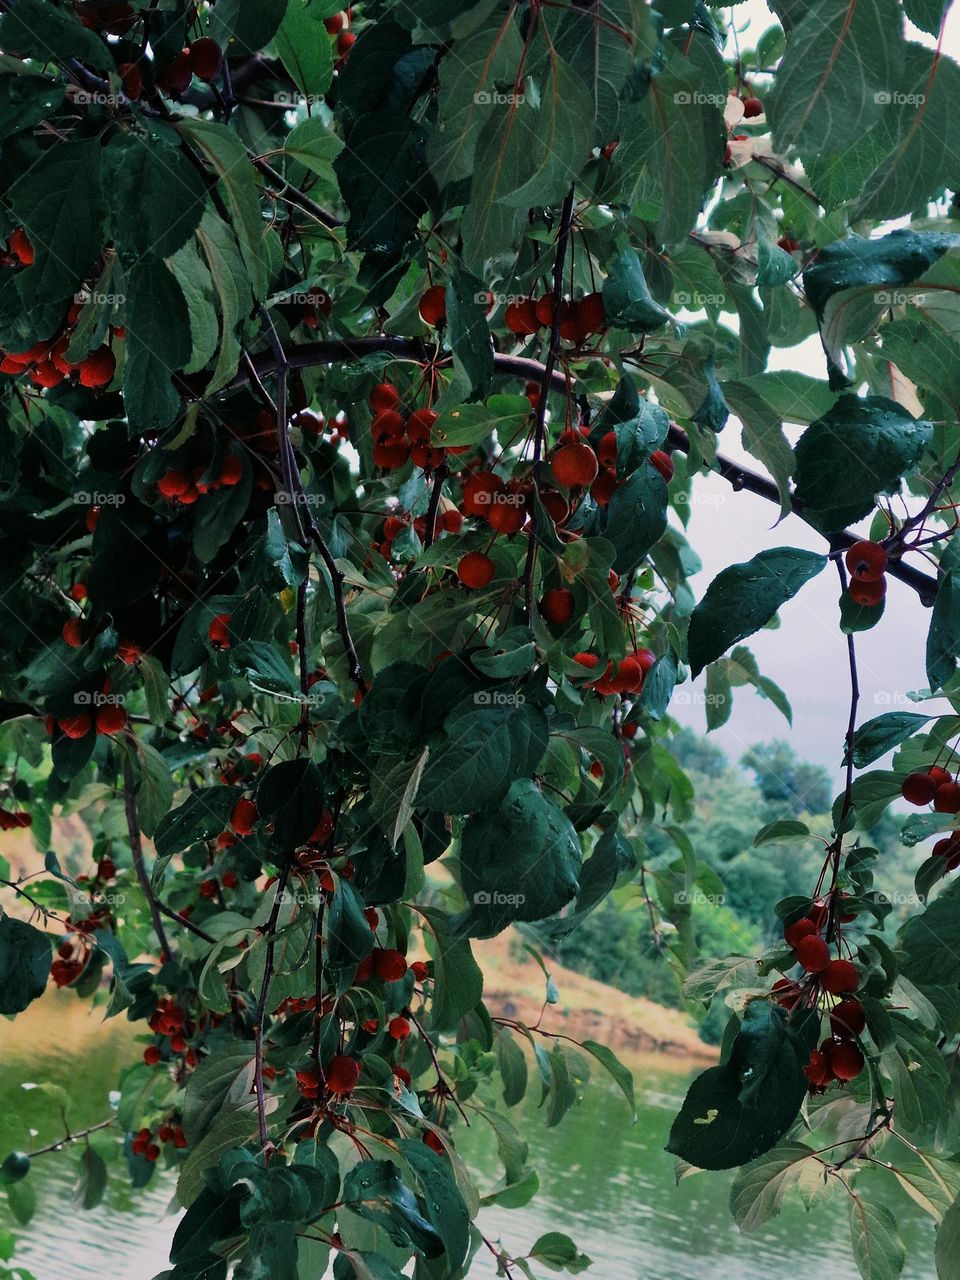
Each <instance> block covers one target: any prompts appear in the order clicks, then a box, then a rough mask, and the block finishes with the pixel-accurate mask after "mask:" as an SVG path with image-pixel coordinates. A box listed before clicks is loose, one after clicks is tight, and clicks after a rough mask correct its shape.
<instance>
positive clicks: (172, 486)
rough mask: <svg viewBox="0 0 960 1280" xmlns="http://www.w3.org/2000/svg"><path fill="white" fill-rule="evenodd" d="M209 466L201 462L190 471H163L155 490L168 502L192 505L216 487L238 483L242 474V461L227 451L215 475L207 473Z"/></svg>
mask: <svg viewBox="0 0 960 1280" xmlns="http://www.w3.org/2000/svg"><path fill="white" fill-rule="evenodd" d="M209 471H210V467H209V464H208V465H204V464H203V463H201V464H200V465H199V466H196V467H194V468H193V469H192V470H191V471H180V470H178V469H176V468H172V469H171V470H169V471H165V472H164V474H163V475H162V476H161V477H160V479H159V480H158V481H157V492H158V493H159V494H160V495H161V497H163V498H166V499H167V500H168V501H170V502H176V503H178V504H179V505H180V506H181V507H189V506H192V505H193V503H194V502H196V501H197V499H198V498H199V497H200V496H201V495H202V494H205V493H213V492H214V491H215V490H216V489H221V488H224V489H227V488H232V486H233V485H235V484H239V482H240V479H241V477H242V476H243V461H242V460H241V458H240V457H239V456H238V455H237V454H235V453H228V454H227V455H226V457H225V458H224V459H223V462H222V463H221V465H220V471H219V473H218V474H217V475H216V476H213V477H211V476H210V474H209Z"/></svg>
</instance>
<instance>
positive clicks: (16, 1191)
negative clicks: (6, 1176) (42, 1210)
mask: <svg viewBox="0 0 960 1280" xmlns="http://www.w3.org/2000/svg"><path fill="white" fill-rule="evenodd" d="M7 1204H8V1205H9V1206H10V1212H11V1213H12V1214H13V1216H14V1217H15V1218H16V1220H17V1222H19V1223H20V1225H21V1227H25V1226H27V1224H28V1223H29V1222H30V1219H31V1218H32V1217H33V1215H34V1213H35V1212H36V1208H37V1189H36V1187H35V1186H34V1182H33V1179H32V1178H24V1179H23V1181H22V1182H14V1183H11V1185H10V1186H9V1187H7Z"/></svg>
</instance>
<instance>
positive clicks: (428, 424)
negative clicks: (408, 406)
mask: <svg viewBox="0 0 960 1280" xmlns="http://www.w3.org/2000/svg"><path fill="white" fill-rule="evenodd" d="M439 416H440V415H439V414H437V413H434V411H433V409H417V410H415V412H413V413H411V415H410V417H409V418H408V419H407V435H408V436H409V437H410V439H411V440H412V441H413V443H414V444H428V443H429V441H430V433H431V432H432V431H433V424H434V423H435V422H436V420H437V418H438V417H439Z"/></svg>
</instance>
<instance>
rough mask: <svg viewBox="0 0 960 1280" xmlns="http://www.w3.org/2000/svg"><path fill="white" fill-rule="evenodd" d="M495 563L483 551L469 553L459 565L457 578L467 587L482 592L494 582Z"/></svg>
mask: <svg viewBox="0 0 960 1280" xmlns="http://www.w3.org/2000/svg"><path fill="white" fill-rule="evenodd" d="M494 572H495V569H494V564H493V561H492V560H491V559H490V557H489V556H488V555H484V553H483V552H482V551H468V552H467V554H466V555H465V556H463V557H462V558H461V560H460V562H459V564H458V565H457V577H458V578H459V579H460V581H461V582H462V583H463V585H464V586H465V587H471V588H472V589H473V590H475V591H479V590H481V589H482V588H483V587H486V586H488V585H489V584H490V583H491V582H492V581H493V575H494Z"/></svg>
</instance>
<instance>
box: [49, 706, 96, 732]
mask: <svg viewBox="0 0 960 1280" xmlns="http://www.w3.org/2000/svg"><path fill="white" fill-rule="evenodd" d="M57 724H58V725H59V727H60V732H61V733H62V734H63V735H64V737H67V738H85V737H86V736H87V734H88V733H89V732H90V730H91V729H92V728H93V721H92V720H91V719H90V717H89V716H88V715H87V713H86V712H85V711H83V712H81V713H80V715H78V716H67V717H66V718H65V719H63V720H58V721H57Z"/></svg>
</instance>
